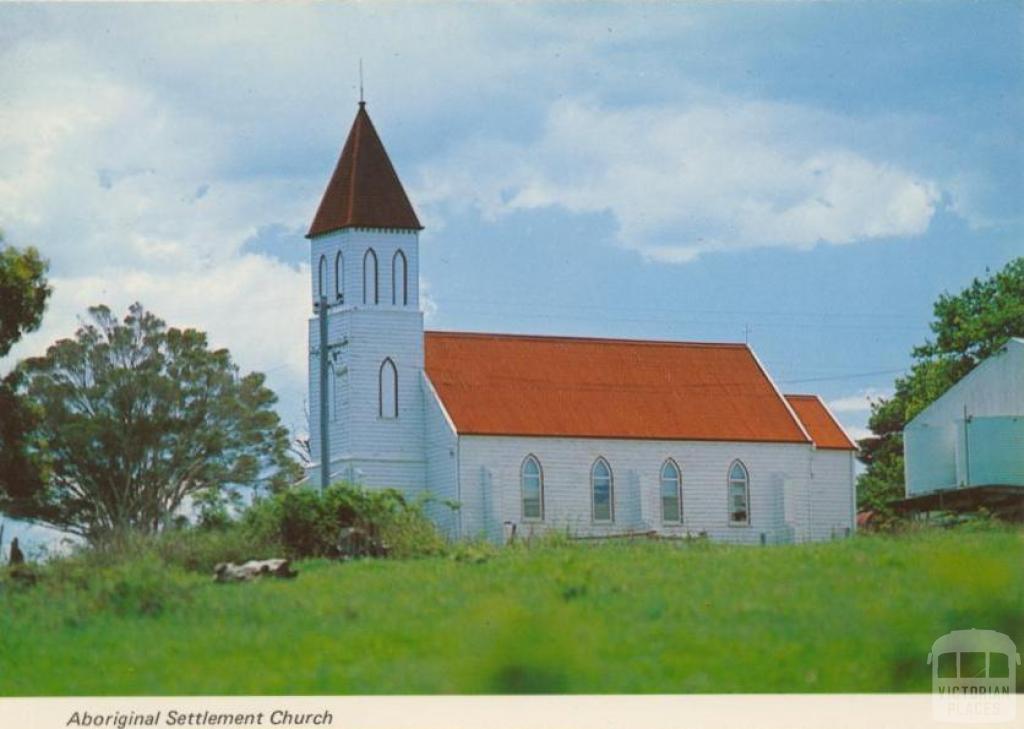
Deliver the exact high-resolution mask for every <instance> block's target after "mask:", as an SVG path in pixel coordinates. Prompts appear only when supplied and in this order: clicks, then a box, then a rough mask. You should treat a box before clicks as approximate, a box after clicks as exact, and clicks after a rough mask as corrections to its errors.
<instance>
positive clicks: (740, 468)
mask: <svg viewBox="0 0 1024 729" xmlns="http://www.w3.org/2000/svg"><path fill="white" fill-rule="evenodd" d="M729 523H730V524H749V523H750V474H748V473H747V467H746V466H744V465H743V464H742V463H741V462H740V461H733V462H732V465H731V466H730V467H729Z"/></svg>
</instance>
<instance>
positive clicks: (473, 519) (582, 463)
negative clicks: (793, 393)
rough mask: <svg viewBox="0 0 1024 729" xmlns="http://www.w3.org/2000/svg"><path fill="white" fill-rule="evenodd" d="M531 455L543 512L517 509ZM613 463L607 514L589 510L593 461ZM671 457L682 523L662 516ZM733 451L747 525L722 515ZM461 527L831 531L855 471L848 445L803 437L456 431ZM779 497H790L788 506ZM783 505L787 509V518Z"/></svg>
mask: <svg viewBox="0 0 1024 729" xmlns="http://www.w3.org/2000/svg"><path fill="white" fill-rule="evenodd" d="M530 454H532V455H534V456H535V457H536V458H537V459H538V461H539V462H540V464H541V467H542V469H543V473H544V520H543V521H542V522H537V521H536V520H527V519H524V518H523V514H522V493H521V488H520V467H521V465H522V461H523V459H524V458H526V457H527V455H530ZM598 458H604V459H605V460H606V461H607V462H608V465H609V466H610V467H611V469H612V474H613V482H614V486H613V491H614V499H615V508H614V514H615V519H614V521H612V522H610V523H608V522H598V521H595V520H594V519H593V518H592V512H591V498H592V495H591V480H590V474H591V468H592V466H593V465H594V462H595V461H596V460H597V459H598ZM667 458H672V459H673V461H675V463H676V464H677V465H678V466H679V470H680V472H681V474H682V512H683V515H682V516H683V518H682V523H679V524H673V523H666V522H665V521H664V519H663V518H662V514H661V498H660V473H661V467H662V465H663V464H664V462H665V459H667ZM737 459H739V460H740V461H742V462H743V465H744V466H745V467H746V469H747V472H748V474H749V476H750V503H749V508H750V523H749V524H748V525H735V524H730V523H729V511H728V474H729V468H730V466H731V465H732V463H733V462H734V461H735V460H737ZM458 461H459V488H460V490H461V500H460V502H461V509H460V511H459V517H460V519H461V533H462V535H463V536H466V537H485V538H488V539H492V540H500V539H501V538H502V536H503V534H504V533H505V531H506V528H505V524H506V523H509V522H510V523H512V524H515V525H516V530H517V533H518V534H520V535H530V534H537V533H542V532H544V531H548V530H559V531H565V532H568V533H569V534H570V535H573V536H580V537H599V536H612V535H618V534H628V533H631V532H632V533H636V532H647V531H656V532H658V533H660V534H664V535H676V536H684V535H686V534H690V535H693V536H696V535H698V534H701V533H705V534H707V535H708V537H710V538H711V539H714V540H717V541H725V542H737V543H746V544H760V543H768V544H775V543H787V542H793V541H806V540H809V539H815V540H820V539H830V538H836V537H842V536H847V535H848V534H850V533H851V532H852V529H853V522H854V512H853V501H852V492H853V471H852V462H851V455H850V453H849V452H847V451H816V450H815V449H814V448H813V447H811V446H809V445H804V444H784V443H728V442H696V441H654V440H643V441H637V440H626V439H622V440H618V439H596V438H593V439H592V438H529V437H516V436H472V435H464V436H461V437H460V438H459V444H458ZM787 499H788V501H789V504H788V508H787ZM787 511H788V512H789V513H790V517H789V520H788V521H787Z"/></svg>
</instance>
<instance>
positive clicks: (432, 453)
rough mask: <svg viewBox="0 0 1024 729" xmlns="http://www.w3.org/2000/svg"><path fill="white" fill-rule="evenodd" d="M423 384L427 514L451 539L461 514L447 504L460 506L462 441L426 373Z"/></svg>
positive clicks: (455, 531)
mask: <svg viewBox="0 0 1024 729" xmlns="http://www.w3.org/2000/svg"><path fill="white" fill-rule="evenodd" d="M422 382H423V397H424V402H425V406H426V413H425V422H424V425H425V427H426V437H425V439H424V440H425V451H426V459H427V469H426V478H427V480H426V486H427V491H428V492H429V494H430V496H431V501H430V502H429V503H428V505H427V513H428V514H430V516H431V518H432V519H434V521H435V522H437V525H438V526H439V527H440V529H441V531H443V532H444V533H445V534H447V535H448V536H449V537H452V538H458V537H459V536H460V535H459V532H458V512H457V511H452V508H451V507H450V506H446V505H445V503H444V502H450V503H452V504H458V503H459V490H458V478H459V439H458V436H457V435H456V433H455V426H454V424H453V423H452V421H451V418H449V417H448V413H447V412H445V409H444V406H443V405H442V404H441V400H440V398H438V396H437V392H436V391H435V390H434V386H433V385H432V384H431V382H430V378H429V377H427V375H426V374H424V375H423V378H422Z"/></svg>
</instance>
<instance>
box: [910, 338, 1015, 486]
mask: <svg viewBox="0 0 1024 729" xmlns="http://www.w3.org/2000/svg"><path fill="white" fill-rule="evenodd" d="M903 453H904V460H905V467H906V473H905V477H906V493H907V496H916V495H919V494H926V493H930V492H933V491H938V490H943V489H953V488H964V487H969V486H977V485H1009V486H1024V340H1022V339H1011V340H1010V341H1008V342H1007V344H1006V346H1005V347H1003V349H1001V350H1000V351H999V352H997V353H996V354H994V355H992V356H991V357H989V358H988V359H987V360H985V361H984V362H982V363H981V364H979V365H978V366H977V367H975V368H974V370H972V371H971V372H970V373H969V374H968V375H967V376H966V377H964V378H963V379H962V380H960V382H958V383H956V384H955V385H954V386H953V387H951V388H950V389H949V390H948V391H947V392H946V393H944V394H943V395H942V397H940V398H938V399H937V400H936V401H935V402H933V403H932V404H931V405H929V406H928V407H927V408H925V409H924V410H922V411H921V412H920V413H919V414H918V415H917V417H915V418H914V419H913V420H911V421H910V422H909V423H907V426H906V428H904V430H903Z"/></svg>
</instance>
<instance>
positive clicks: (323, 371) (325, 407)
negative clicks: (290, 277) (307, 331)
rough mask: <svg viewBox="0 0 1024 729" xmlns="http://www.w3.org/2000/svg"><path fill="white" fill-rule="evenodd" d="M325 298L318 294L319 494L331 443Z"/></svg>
mask: <svg viewBox="0 0 1024 729" xmlns="http://www.w3.org/2000/svg"><path fill="white" fill-rule="evenodd" d="M327 386H328V382H327V297H326V296H324V295H323V293H321V294H320V492H321V493H323V492H324V491H326V490H327V486H328V482H329V480H330V473H329V472H330V469H331V443H330V431H329V428H328V426H329V423H328V418H330V407H329V403H328V402H327Z"/></svg>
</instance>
